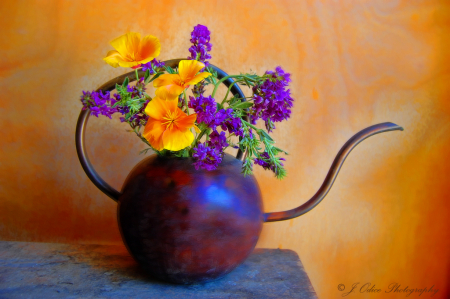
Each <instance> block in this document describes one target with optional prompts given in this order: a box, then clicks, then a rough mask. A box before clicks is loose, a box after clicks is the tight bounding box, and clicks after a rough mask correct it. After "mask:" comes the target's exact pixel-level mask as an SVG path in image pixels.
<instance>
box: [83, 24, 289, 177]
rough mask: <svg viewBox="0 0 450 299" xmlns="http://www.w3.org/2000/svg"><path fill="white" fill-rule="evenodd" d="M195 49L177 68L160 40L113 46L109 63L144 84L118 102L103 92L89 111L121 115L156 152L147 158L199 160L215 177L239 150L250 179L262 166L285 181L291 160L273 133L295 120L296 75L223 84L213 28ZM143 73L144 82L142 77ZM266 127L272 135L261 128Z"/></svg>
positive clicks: (119, 92)
mask: <svg viewBox="0 0 450 299" xmlns="http://www.w3.org/2000/svg"><path fill="white" fill-rule="evenodd" d="M190 41H191V43H192V46H191V47H190V48H189V52H190V56H189V57H188V58H187V59H186V60H181V61H180V62H179V64H178V66H177V67H175V68H172V67H170V66H168V65H165V63H164V62H161V61H158V60H156V57H158V55H159V54H160V51H161V44H160V41H159V40H158V38H156V37H154V36H151V35H148V36H145V37H144V38H141V35H140V34H139V33H133V32H130V33H127V34H124V35H122V36H120V37H118V38H116V39H114V40H113V41H112V42H111V45H112V47H113V48H114V49H115V50H111V51H109V52H108V53H107V55H106V57H105V58H104V61H105V62H106V63H108V64H109V65H111V66H113V67H130V68H133V69H135V72H136V79H137V82H136V84H134V85H131V84H130V82H129V79H128V78H126V79H125V80H124V82H123V84H120V85H119V84H116V93H114V94H113V95H111V94H110V92H102V91H101V90H100V91H92V92H88V91H83V95H82V96H81V102H82V104H83V109H89V110H90V111H91V112H90V113H91V115H94V116H97V117H98V116H99V115H104V116H107V117H109V118H111V115H113V114H115V113H119V114H121V118H120V120H121V121H122V122H126V123H128V124H129V125H130V126H131V128H132V130H133V132H134V133H136V135H137V136H138V137H139V138H140V139H141V140H142V141H143V142H145V143H146V144H147V145H148V146H149V148H147V149H145V150H144V151H143V152H147V151H148V150H150V149H151V150H153V151H155V152H156V153H157V154H158V155H159V156H175V157H192V158H193V164H194V167H195V168H196V169H197V170H198V169H205V170H214V169H216V168H217V167H218V165H219V164H220V163H221V162H222V159H223V156H224V151H225V149H226V148H227V147H233V148H236V149H240V150H241V151H242V152H243V153H245V156H244V158H243V164H242V173H243V174H244V175H249V174H252V171H253V165H255V164H256V165H259V166H262V167H263V168H264V169H270V170H271V171H273V172H274V174H275V176H276V177H277V178H280V179H281V178H283V177H284V176H285V175H286V170H285V169H284V165H283V161H284V160H285V159H284V158H282V157H280V154H283V153H284V154H287V153H286V152H285V151H283V150H282V149H280V148H278V147H276V146H275V145H274V144H275V141H274V140H273V138H272V137H271V136H270V135H269V133H271V132H272V131H273V130H274V129H275V123H276V122H281V121H283V120H287V119H288V118H289V117H290V114H291V108H292V105H293V99H292V97H291V93H290V90H289V89H288V85H289V83H290V82H291V78H290V74H289V73H287V72H285V71H284V70H283V69H282V68H281V67H277V68H276V69H275V70H274V71H266V72H265V73H264V74H262V75H257V74H249V73H244V74H239V75H229V76H225V77H223V78H219V76H218V74H217V72H215V71H214V69H213V68H212V67H211V65H210V63H209V60H210V59H211V54H210V52H211V49H212V45H211V43H210V31H209V30H208V28H207V27H206V26H203V25H197V26H195V27H194V30H193V31H192V33H191V39H190ZM138 68H141V71H144V72H145V75H144V76H141V77H139V75H138ZM230 79H232V80H233V81H232V83H231V84H229V85H230V86H229V88H228V90H227V92H226V94H225V97H224V98H217V95H216V93H217V90H218V87H219V85H221V84H222V83H223V82H224V81H226V80H230ZM149 84H153V86H154V87H155V88H156V91H155V95H154V96H151V95H149V94H148V93H147V92H146V87H147V86H148V85H149ZM235 84H239V85H241V86H247V87H248V88H249V89H251V91H252V95H251V96H250V97H240V96H236V95H234V94H233V93H230V90H231V89H232V88H233V86H234V85H235ZM208 85H211V86H212V90H213V91H212V93H211V94H210V95H207V94H206V93H205V90H206V87H207V86H208ZM189 89H190V92H191V95H189V96H188V94H189ZM241 94H242V93H241ZM260 119H261V120H262V121H264V124H265V129H261V128H258V127H256V124H257V122H258V120H260ZM233 136H235V137H233ZM233 140H235V141H233Z"/></svg>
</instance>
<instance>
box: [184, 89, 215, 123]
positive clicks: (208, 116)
mask: <svg viewBox="0 0 450 299" xmlns="http://www.w3.org/2000/svg"><path fill="white" fill-rule="evenodd" d="M188 106H189V108H192V109H194V110H195V113H197V122H199V123H201V122H203V123H205V124H207V125H209V124H210V123H212V122H213V121H214V114H215V113H216V110H217V104H216V100H214V98H213V97H211V96H209V97H204V96H203V95H200V96H198V97H196V98H194V97H191V96H190V97H189V103H188Z"/></svg>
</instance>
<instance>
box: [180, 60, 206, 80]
mask: <svg viewBox="0 0 450 299" xmlns="http://www.w3.org/2000/svg"><path fill="white" fill-rule="evenodd" d="M204 67H205V64H204V63H202V62H200V61H197V60H181V61H180V63H179V64H178V73H179V74H180V77H181V80H182V81H184V82H187V81H190V80H191V79H192V78H194V77H195V75H196V74H197V73H198V72H199V71H200V70H201V69H202V68H204Z"/></svg>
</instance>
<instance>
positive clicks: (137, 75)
mask: <svg viewBox="0 0 450 299" xmlns="http://www.w3.org/2000/svg"><path fill="white" fill-rule="evenodd" d="M134 72H135V73H136V81H139V72H138V69H134Z"/></svg>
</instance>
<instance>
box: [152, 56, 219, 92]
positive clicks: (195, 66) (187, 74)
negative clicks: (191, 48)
mask: <svg viewBox="0 0 450 299" xmlns="http://www.w3.org/2000/svg"><path fill="white" fill-rule="evenodd" d="M204 67H205V65H204V64H203V63H202V62H200V61H197V60H181V61H180V63H179V65H178V74H163V75H161V76H159V77H158V78H157V79H155V81H153V86H154V87H156V88H157V89H156V96H157V97H159V98H162V99H173V98H175V97H177V96H179V95H180V94H181V93H182V92H183V91H184V89H185V88H188V87H189V85H194V84H197V83H198V82H200V81H202V80H203V79H205V78H207V77H209V76H211V74H210V73H208V72H203V73H199V74H197V73H198V72H199V71H200V70H201V69H202V68H204Z"/></svg>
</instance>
